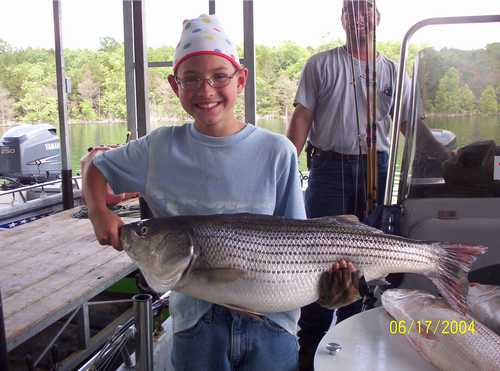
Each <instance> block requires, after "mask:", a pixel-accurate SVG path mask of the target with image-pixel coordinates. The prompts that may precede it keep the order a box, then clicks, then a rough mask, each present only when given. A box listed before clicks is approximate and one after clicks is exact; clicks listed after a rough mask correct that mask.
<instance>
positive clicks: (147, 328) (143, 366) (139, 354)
mask: <svg viewBox="0 0 500 371" xmlns="http://www.w3.org/2000/svg"><path fill="white" fill-rule="evenodd" d="M132 299H133V301H134V313H135V327H136V330H137V332H136V335H135V340H136V341H135V342H136V350H135V359H136V370H138V371H152V370H153V307H152V303H153V297H152V296H151V295H149V294H137V295H134V296H133V298H132Z"/></svg>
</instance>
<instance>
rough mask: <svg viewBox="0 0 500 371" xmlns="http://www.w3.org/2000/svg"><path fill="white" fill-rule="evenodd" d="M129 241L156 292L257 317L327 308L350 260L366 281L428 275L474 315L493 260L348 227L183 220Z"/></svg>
mask: <svg viewBox="0 0 500 371" xmlns="http://www.w3.org/2000/svg"><path fill="white" fill-rule="evenodd" d="M120 238H121V241H122V246H123V248H124V250H125V251H126V252H127V253H128V255H129V256H130V257H131V258H132V260H133V261H134V262H136V263H137V265H138V267H139V268H140V269H141V271H142V272H143V274H144V277H145V278H146V281H147V282H148V284H149V285H150V286H151V287H152V288H153V289H154V290H156V291H158V292H165V291H167V290H170V289H173V290H176V291H179V292H183V293H186V294H189V295H191V296H194V297H196V298H199V299H203V300H206V301H209V302H212V303H216V304H221V305H226V306H229V307H237V308H242V309H244V310H247V311H249V312H256V313H264V312H282V311H287V310H292V309H295V308H299V307H302V306H305V305H307V304H310V303H312V302H314V301H316V300H318V298H319V295H320V293H319V289H318V282H319V280H320V276H321V275H322V273H323V272H325V271H328V270H329V269H330V267H331V266H332V264H333V263H335V262H336V261H338V260H339V259H342V258H344V259H349V260H350V261H352V262H353V263H354V264H355V266H356V267H357V268H358V269H359V270H360V272H361V273H362V274H363V275H364V277H365V280H366V281H371V280H374V279H378V278H381V277H384V276H386V275H387V274H389V273H396V272H411V273H421V274H424V275H426V276H428V277H429V278H430V279H431V280H432V281H433V282H434V283H435V285H436V286H437V287H438V289H439V290H440V292H441V293H442V295H443V296H444V297H445V298H446V299H447V300H448V302H449V303H450V304H451V305H452V306H454V307H456V308H457V309H460V310H462V311H464V310H465V299H464V296H465V294H466V291H467V278H466V277H467V272H468V270H469V268H470V265H471V264H472V262H473V260H474V257H475V256H476V255H478V254H481V253H483V252H485V251H486V248H485V247H481V246H468V245H459V244H446V243H428V242H420V241H413V240H408V239H405V238H402V237H396V236H392V235H387V234H384V233H382V232H381V231H380V230H377V229H375V228H372V227H368V226H366V225H364V224H361V223H359V222H356V221H353V220H351V219H349V218H346V217H325V218H317V219H308V220H293V219H286V218H282V217H274V216H265V215H253V214H233V215H207V216H176V217H169V218H162V219H149V220H145V221H139V222H135V223H131V224H127V225H124V226H123V227H122V228H121V232H120Z"/></svg>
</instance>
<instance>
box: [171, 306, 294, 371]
mask: <svg viewBox="0 0 500 371" xmlns="http://www.w3.org/2000/svg"><path fill="white" fill-rule="evenodd" d="M172 363H173V365H174V368H175V370H176V371H198V370H199V371H211V370H213V371H230V370H231V371H232V370H238V371H266V370H276V371H280V370H282V371H296V370H297V368H298V343H297V338H296V337H295V336H294V335H292V334H290V333H288V332H287V331H285V330H284V329H282V328H281V327H280V326H278V325H276V324H275V323H273V322H272V321H270V320H268V319H267V318H263V319H255V318H252V317H249V316H247V315H245V314H239V313H237V312H234V311H229V310H228V309H226V308H224V307H221V306H218V305H213V307H212V308H211V309H210V310H209V311H208V312H207V313H206V314H205V315H204V316H203V317H202V318H201V319H200V320H199V321H198V323H197V324H196V325H195V326H193V327H192V328H190V329H187V330H185V331H181V332H179V333H176V334H175V335H174V343H173V349H172Z"/></svg>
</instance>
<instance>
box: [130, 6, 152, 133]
mask: <svg viewBox="0 0 500 371" xmlns="http://www.w3.org/2000/svg"><path fill="white" fill-rule="evenodd" d="M144 2H145V0H135V1H133V5H132V9H133V22H134V61H135V64H134V67H135V85H136V94H135V99H136V109H137V135H138V137H142V136H144V135H146V134H147V133H149V132H150V127H149V101H148V79H147V68H148V61H147V59H148V58H147V50H146V44H145V41H144V40H145V39H146V35H145V26H144V25H145V17H144V13H145V12H144Z"/></svg>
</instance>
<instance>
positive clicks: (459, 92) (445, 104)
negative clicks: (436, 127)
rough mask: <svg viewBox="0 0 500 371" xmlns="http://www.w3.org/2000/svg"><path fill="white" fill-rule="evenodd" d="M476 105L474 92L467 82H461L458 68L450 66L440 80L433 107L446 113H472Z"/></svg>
mask: <svg viewBox="0 0 500 371" xmlns="http://www.w3.org/2000/svg"><path fill="white" fill-rule="evenodd" d="M493 92H494V91H493ZM475 107H476V97H475V96H474V93H473V92H472V90H471V89H470V88H469V86H468V85H467V84H465V85H462V84H461V83H460V75H459V73H458V70H457V69H456V68H454V67H450V68H449V69H448V71H447V72H446V73H445V75H444V76H443V77H442V78H441V79H440V80H439V84H438V89H437V92H436V99H435V103H434V106H433V109H434V110H435V111H438V112H445V113H470V112H473V111H474V110H475Z"/></svg>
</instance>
